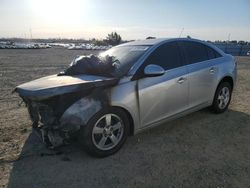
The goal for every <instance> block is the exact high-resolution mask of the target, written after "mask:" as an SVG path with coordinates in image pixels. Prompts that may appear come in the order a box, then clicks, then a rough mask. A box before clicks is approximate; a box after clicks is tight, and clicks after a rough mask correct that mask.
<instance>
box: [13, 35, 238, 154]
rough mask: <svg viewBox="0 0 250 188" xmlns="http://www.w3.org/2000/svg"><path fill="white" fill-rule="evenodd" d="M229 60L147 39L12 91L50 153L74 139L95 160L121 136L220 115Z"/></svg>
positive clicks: (202, 46) (203, 47) (194, 46)
mask: <svg viewBox="0 0 250 188" xmlns="http://www.w3.org/2000/svg"><path fill="white" fill-rule="evenodd" d="M235 81H236V64H235V59H234V58H233V57H232V56H231V55H228V54H225V53H224V52H223V51H221V50H220V49H218V48H216V47H215V46H213V45H211V44H209V43H206V42H203V41H200V40H196V39H186V38H185V39H181V38H178V39H149V40H142V41H134V42H129V43H125V44H122V45H119V46H116V47H113V48H111V49H109V50H107V51H105V52H102V53H100V54H99V55H98V56H94V55H89V56H79V57H77V58H76V59H74V60H73V61H72V63H71V64H70V66H69V67H68V68H67V69H66V70H64V71H62V72H60V73H58V74H56V75H51V76H47V77H43V78H40V79H37V80H34V81H31V82H28V83H25V84H22V85H19V86H17V87H16V89H15V91H16V92H17V93H18V94H19V96H20V97H21V98H22V99H23V101H24V102H25V104H26V106H27V108H28V112H29V115H30V118H31V120H32V127H33V129H34V131H36V132H38V133H39V135H40V136H41V138H42V140H43V142H44V143H45V144H46V145H47V146H48V147H50V148H54V147H57V146H60V145H62V144H64V143H67V140H68V139H69V138H71V137H74V136H77V137H78V140H79V141H80V142H81V143H82V144H83V145H84V146H85V150H86V151H87V152H88V153H90V154H92V155H94V156H98V157H105V156H108V155H111V154H113V153H115V152H117V151H118V150H119V149H120V148H121V147H122V145H123V144H124V142H125V141H126V138H127V137H128V136H129V135H134V134H137V133H139V132H141V131H143V130H145V129H148V128H150V127H153V126H156V125H159V124H162V123H163V122H166V121H168V120H171V119H173V118H176V117H180V116H183V115H185V114H188V113H191V112H194V111H197V110H199V109H202V108H205V107H210V108H211V109H212V110H213V111H214V112H216V113H222V112H224V111H225V110H226V109H227V108H228V105H229V103H230V100H231V94H232V91H233V88H234V85H235Z"/></svg>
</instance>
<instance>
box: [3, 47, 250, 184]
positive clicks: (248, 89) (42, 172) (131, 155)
mask: <svg viewBox="0 0 250 188" xmlns="http://www.w3.org/2000/svg"><path fill="white" fill-rule="evenodd" d="M84 53H86V54H87V53H90V52H87V51H86V52H83V51H70V50H64V49H44V50H0V114H1V116H0V117H1V118H0V186H1V187H25V188H27V187H39V188H40V187H60V188H61V187H172V188H173V187H176V188H177V187H233V188H236V187H250V58H249V57H238V58H237V59H238V84H237V87H236V89H235V91H234V94H233V100H232V103H231V105H230V109H229V110H228V111H227V112H225V113H224V114H220V115H215V114H212V113H210V112H209V111H208V110H207V109H205V110H201V111H199V112H195V113H192V114H190V115H188V116H185V117H182V118H180V119H177V120H174V121H171V122H169V123H166V124H164V125H161V126H159V127H157V128H153V129H151V130H148V131H146V132H143V133H141V134H139V135H136V136H133V137H129V138H128V140H127V142H126V143H125V145H124V147H123V148H122V149H121V150H120V151H119V152H118V153H117V154H115V155H113V156H110V157H107V158H103V159H97V158H93V157H90V156H88V155H87V154H85V152H84V151H82V150H81V146H79V145H78V144H77V143H73V144H72V145H70V146H65V147H63V148H60V149H59V150H58V151H57V152H52V151H49V150H47V149H46V148H45V147H44V146H43V145H42V144H41V143H40V141H39V140H38V139H37V137H36V136H35V135H34V134H33V133H31V128H30V126H31V122H30V121H29V118H28V114H27V111H26V108H25V106H24V105H23V104H20V102H21V100H20V99H19V98H18V96H17V95H15V94H11V92H12V90H13V89H14V87H15V86H17V85H19V84H21V83H24V82H27V81H30V80H33V79H35V78H39V77H42V76H46V75H50V74H54V73H58V72H59V71H61V70H63V69H64V68H65V67H66V66H67V65H68V64H69V62H70V61H71V60H72V59H73V57H75V56H76V55H80V54H84Z"/></svg>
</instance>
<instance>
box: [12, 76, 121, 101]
mask: <svg viewBox="0 0 250 188" xmlns="http://www.w3.org/2000/svg"><path fill="white" fill-rule="evenodd" d="M117 83H118V78H108V77H102V76H95V75H77V76H58V75H51V76H47V77H43V78H40V79H37V80H33V81H31V82H27V83H24V84H22V85H19V86H17V87H16V88H15V91H16V92H17V93H18V94H19V95H20V96H21V97H24V98H29V99H34V100H43V99H46V98H49V97H53V96H57V95H62V94H66V93H72V92H76V91H81V90H88V89H92V88H96V87H102V86H112V85H115V84H117Z"/></svg>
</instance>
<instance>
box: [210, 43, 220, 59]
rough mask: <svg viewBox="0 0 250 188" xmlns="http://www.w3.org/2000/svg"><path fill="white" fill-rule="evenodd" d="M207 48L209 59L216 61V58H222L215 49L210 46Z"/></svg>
mask: <svg viewBox="0 0 250 188" xmlns="http://www.w3.org/2000/svg"><path fill="white" fill-rule="evenodd" d="M206 48H207V55H208V58H209V59H215V58H218V57H221V55H220V54H219V53H218V52H216V51H215V50H214V49H213V48H210V47H208V46H206Z"/></svg>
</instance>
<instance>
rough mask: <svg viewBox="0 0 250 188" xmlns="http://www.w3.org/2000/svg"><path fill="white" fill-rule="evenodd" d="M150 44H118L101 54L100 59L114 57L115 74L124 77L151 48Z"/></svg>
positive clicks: (113, 73) (113, 72)
mask: <svg viewBox="0 0 250 188" xmlns="http://www.w3.org/2000/svg"><path fill="white" fill-rule="evenodd" d="M149 47H150V46H135V45H134V46H118V47H114V48H111V49H109V50H107V51H105V52H102V53H100V54H99V58H100V59H104V58H106V57H107V56H109V57H112V59H113V60H112V61H113V64H114V66H115V69H114V70H113V71H112V73H111V74H112V75H113V76H117V77H122V76H124V75H126V74H127V73H128V71H129V70H130V68H131V67H132V66H133V65H134V63H135V62H136V61H137V60H138V59H139V58H140V57H141V56H142V55H143V54H144V53H145V52H146V51H147V50H148V49H149Z"/></svg>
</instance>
